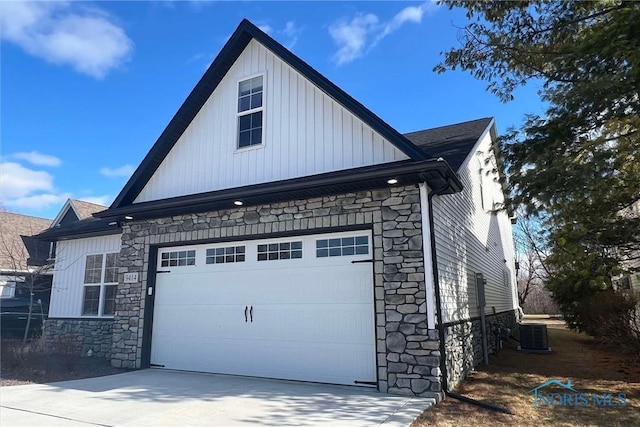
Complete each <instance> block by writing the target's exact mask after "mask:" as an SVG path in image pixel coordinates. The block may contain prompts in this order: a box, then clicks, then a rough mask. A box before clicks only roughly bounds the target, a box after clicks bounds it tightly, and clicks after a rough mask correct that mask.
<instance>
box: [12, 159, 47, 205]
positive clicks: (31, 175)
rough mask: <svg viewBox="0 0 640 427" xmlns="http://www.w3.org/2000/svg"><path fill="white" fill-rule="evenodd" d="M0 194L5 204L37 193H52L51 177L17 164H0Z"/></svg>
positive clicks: (45, 173)
mask: <svg viewBox="0 0 640 427" xmlns="http://www.w3.org/2000/svg"><path fill="white" fill-rule="evenodd" d="M0 182H1V183H2V186H1V187H0V192H1V193H0V194H1V195H2V199H3V201H4V202H5V203H7V204H8V203H9V202H10V200H12V199H15V198H20V197H24V196H26V195H29V194H31V193H33V192H37V191H52V190H53V176H52V175H50V174H49V173H47V172H45V171H35V170H31V169H28V168H25V167H24V166H22V165H21V164H19V163H14V162H2V163H0Z"/></svg>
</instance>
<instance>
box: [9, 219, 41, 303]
mask: <svg viewBox="0 0 640 427" xmlns="http://www.w3.org/2000/svg"><path fill="white" fill-rule="evenodd" d="M50 225H51V220H50V219H46V218H38V217H34V216H29V215H22V214H18V213H13V212H6V211H0V298H14V297H19V296H23V295H22V294H23V293H25V292H26V291H25V289H24V286H21V284H23V283H24V282H25V279H26V278H27V277H29V276H31V275H33V274H37V275H38V276H40V278H39V280H38V282H39V283H38V289H40V290H42V291H43V292H42V294H41V295H38V297H41V298H43V299H44V300H45V302H48V301H49V290H50V289H49V288H50V286H47V283H41V282H42V281H44V282H48V283H49V285H50V283H51V275H52V272H50V271H47V270H46V269H43V268H42V267H43V266H45V265H46V264H47V258H48V255H49V244H48V243H46V242H43V241H40V240H38V239H36V238H34V237H33V236H35V235H37V234H39V233H40V232H42V231H43V230H45V229H47V228H48V227H49V226H50ZM27 295H28V294H27Z"/></svg>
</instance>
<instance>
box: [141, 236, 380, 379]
mask: <svg viewBox="0 0 640 427" xmlns="http://www.w3.org/2000/svg"><path fill="white" fill-rule="evenodd" d="M315 238H316V236H304V237H300V238H299V239H298V240H302V241H303V248H304V249H303V257H302V258H301V259H285V260H279V259H277V260H267V261H257V258H256V254H257V251H256V246H257V245H259V244H262V241H253V242H237V243H228V244H225V245H228V246H234V245H235V246H240V245H242V246H244V247H245V251H246V252H245V253H246V257H245V261H244V262H234V263H228V264H206V263H205V262H204V260H205V258H206V257H205V256H204V255H203V253H204V252H203V251H206V249H208V248H211V247H212V245H200V246H195V247H194V248H195V250H196V251H197V257H196V263H195V265H185V266H178V267H172V268H168V269H166V271H169V272H168V273H162V274H158V275H157V276H156V289H155V300H154V320H153V337H152V349H151V353H152V354H151V362H152V363H153V364H155V365H161V366H164V367H166V368H172V369H183V370H195V371H204V372H215V373H225V374H237V375H250V376H261V377H272V378H283V379H292V380H305V381H318V382H329V383H337V384H354V381H370V382H371V381H375V378H376V364H375V328H374V324H375V317H374V310H373V271H372V263H356V264H353V263H351V261H352V260H354V259H359V260H366V259H367V258H368V257H369V255H363V256H360V257H334V258H329V257H327V258H315V248H314V242H315ZM369 239H370V238H369ZM289 240H296V239H289ZM269 242H271V241H269ZM175 250H178V249H176V248H169V249H165V251H175ZM179 250H180V251H182V250H184V247H181V248H179ZM245 307H247V308H252V309H253V310H252V315H253V316H252V317H253V321H251V320H252V319H251V315H250V314H249V313H247V315H248V319H247V321H245V316H244V312H245Z"/></svg>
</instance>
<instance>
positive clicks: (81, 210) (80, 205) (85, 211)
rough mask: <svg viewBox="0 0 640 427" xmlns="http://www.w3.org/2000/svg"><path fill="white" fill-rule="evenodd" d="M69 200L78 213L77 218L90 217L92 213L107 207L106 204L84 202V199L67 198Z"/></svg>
mask: <svg viewBox="0 0 640 427" xmlns="http://www.w3.org/2000/svg"><path fill="white" fill-rule="evenodd" d="M69 201H70V202H71V205H72V206H73V209H74V210H75V211H76V213H77V214H78V219H86V218H91V216H93V214H94V213H96V212H100V211H103V210H105V209H107V206H103V205H99V204H97V203H91V202H85V201H84V200H76V199H69Z"/></svg>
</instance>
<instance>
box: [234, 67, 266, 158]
mask: <svg viewBox="0 0 640 427" xmlns="http://www.w3.org/2000/svg"><path fill="white" fill-rule="evenodd" d="M263 90H264V86H263V76H257V77H253V78H250V79H247V80H243V81H241V82H239V83H238V148H246V147H251V146H254V145H261V144H262V106H263Z"/></svg>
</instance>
